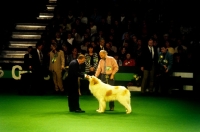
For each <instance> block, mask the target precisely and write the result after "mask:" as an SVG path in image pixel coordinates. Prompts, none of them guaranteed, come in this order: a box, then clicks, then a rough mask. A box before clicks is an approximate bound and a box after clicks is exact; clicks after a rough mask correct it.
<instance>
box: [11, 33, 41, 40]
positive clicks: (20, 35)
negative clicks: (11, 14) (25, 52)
mask: <svg viewBox="0 0 200 132" xmlns="http://www.w3.org/2000/svg"><path fill="white" fill-rule="evenodd" d="M41 35H42V33H41V32H13V33H12V39H40V38H41Z"/></svg>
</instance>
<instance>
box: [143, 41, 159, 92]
mask: <svg viewBox="0 0 200 132" xmlns="http://www.w3.org/2000/svg"><path fill="white" fill-rule="evenodd" d="M157 62H158V57H157V50H156V48H155V47H154V46H153V39H152V38H150V39H149V40H148V45H147V46H145V47H144V48H143V50H142V55H141V70H142V71H143V79H142V84H141V92H142V93H144V92H146V90H147V81H149V85H148V86H149V89H148V90H149V92H153V87H154V78H155V68H156V67H157V65H158V64H157ZM148 79H149V80H148Z"/></svg>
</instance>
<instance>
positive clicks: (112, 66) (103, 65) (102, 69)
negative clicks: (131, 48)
mask: <svg viewBox="0 0 200 132" xmlns="http://www.w3.org/2000/svg"><path fill="white" fill-rule="evenodd" d="M99 56H100V58H101V59H100V61H99V64H98V67H97V70H96V73H95V76H96V77H99V75H100V79H101V81H102V82H104V83H107V84H110V85H114V76H115V73H116V72H117V71H118V70H119V66H118V64H117V62H116V60H115V59H114V58H113V57H111V56H108V55H107V51H105V50H101V51H100V52H99ZM109 107H110V111H113V110H114V101H110V102H109Z"/></svg>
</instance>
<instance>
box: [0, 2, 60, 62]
mask: <svg viewBox="0 0 200 132" xmlns="http://www.w3.org/2000/svg"><path fill="white" fill-rule="evenodd" d="M56 2H57V0H49V3H48V5H46V7H47V8H46V10H45V11H44V12H42V13H40V14H39V16H38V17H37V19H36V21H37V23H16V25H15V29H14V30H13V32H12V34H11V37H10V41H9V42H8V45H7V47H5V49H4V50H3V51H1V53H0V64H2V63H3V64H5V63H9V64H16V63H17V64H21V63H23V58H24V54H25V53H26V52H27V47H28V46H32V47H35V45H36V43H37V41H38V40H40V39H41V35H42V34H43V32H44V31H45V29H46V26H47V24H48V23H47V21H46V20H50V19H52V18H53V17H54V14H53V11H54V9H55V6H56Z"/></svg>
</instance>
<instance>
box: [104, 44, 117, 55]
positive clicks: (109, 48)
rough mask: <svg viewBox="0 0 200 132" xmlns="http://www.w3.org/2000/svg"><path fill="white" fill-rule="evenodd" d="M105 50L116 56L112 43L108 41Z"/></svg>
mask: <svg viewBox="0 0 200 132" xmlns="http://www.w3.org/2000/svg"><path fill="white" fill-rule="evenodd" d="M105 50H106V51H107V53H108V55H109V56H114V54H115V52H114V51H113V50H112V47H111V45H110V43H106V46H105Z"/></svg>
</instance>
